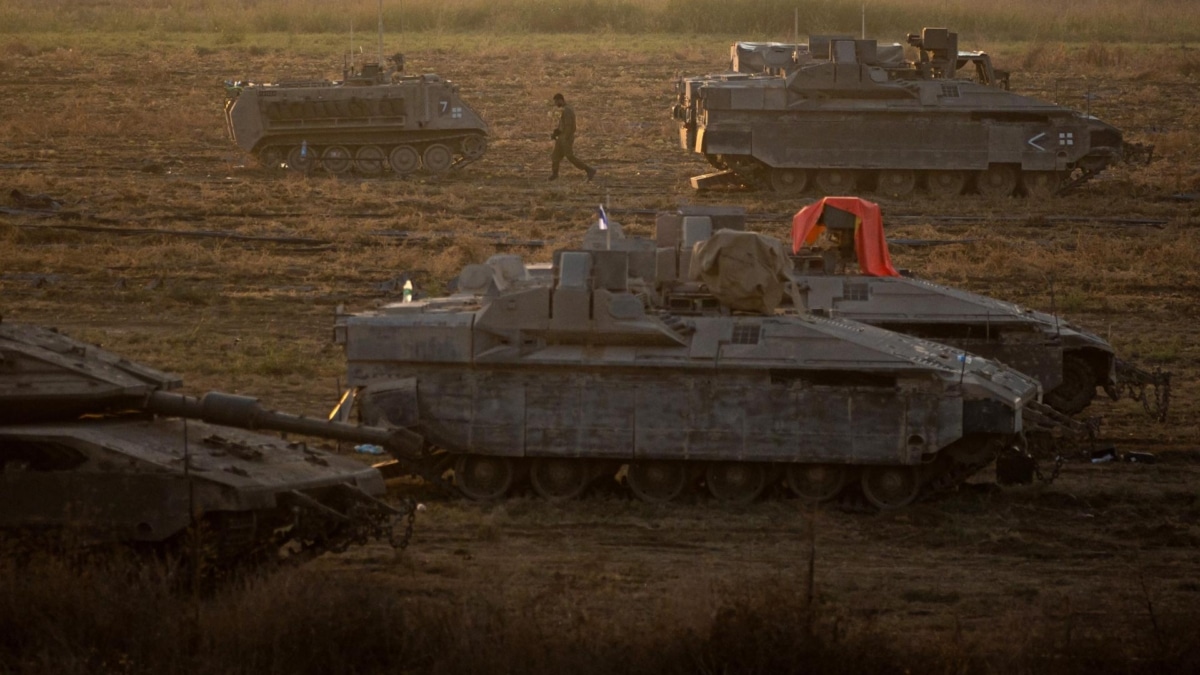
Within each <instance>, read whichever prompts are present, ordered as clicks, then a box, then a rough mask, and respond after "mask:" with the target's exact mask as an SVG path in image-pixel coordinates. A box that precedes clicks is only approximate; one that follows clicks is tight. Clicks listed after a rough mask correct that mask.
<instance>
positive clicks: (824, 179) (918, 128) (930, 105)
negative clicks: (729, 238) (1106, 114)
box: [673, 28, 1125, 197]
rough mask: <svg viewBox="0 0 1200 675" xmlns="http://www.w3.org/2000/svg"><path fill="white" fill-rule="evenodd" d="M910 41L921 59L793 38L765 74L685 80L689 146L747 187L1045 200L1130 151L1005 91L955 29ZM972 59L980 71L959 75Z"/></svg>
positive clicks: (1079, 120)
mask: <svg viewBox="0 0 1200 675" xmlns="http://www.w3.org/2000/svg"><path fill="white" fill-rule="evenodd" d="M910 44H912V45H913V46H914V47H916V48H917V50H918V51H919V54H920V59H919V61H915V62H912V63H908V62H904V61H899V62H897V60H896V59H895V53H893V52H894V49H892V50H885V49H883V48H879V47H877V46H876V44H875V41H873V40H852V39H832V40H826V41H824V42H822V43H821V49H819V50H815V51H814V50H810V49H807V48H805V49H803V50H802V51H800V50H799V48H801V47H807V46H803V45H798V46H797V48H798V50H797V51H795V52H794V55H793V57H792V59H790V60H788V61H786V62H784V63H782V64H776V65H774V67H771V66H769V65H768V66H764V67H763V69H764V70H766V71H768V72H760V73H756V74H749V73H726V74H721V75H709V76H705V77H687V78H683V79H682V80H681V81H680V82H679V83H678V85H677V88H678V93H679V96H678V102H677V104H676V105H675V107H674V109H673V114H674V117H675V118H676V120H677V121H678V122H679V132H680V143H681V145H682V147H683V148H684V149H685V150H687V151H689V152H696V153H700V154H703V155H704V156H705V157H706V158H708V160H709V162H710V163H711V164H712V165H713V166H714V167H716V168H718V169H721V170H723V171H725V172H726V173H727V174H732V175H733V176H734V177H735V178H736V179H737V180H738V181H740V182H741V183H743V184H746V185H750V186H755V187H764V188H771V189H774V190H776V191H779V192H785V193H799V192H803V191H805V190H814V191H816V192H818V193H821V194H852V193H854V192H855V191H856V190H858V189H860V188H864V189H871V188H874V189H877V190H878V191H879V192H881V193H884V194H887V195H891V196H907V195H909V194H912V193H913V192H914V191H918V190H924V191H926V192H928V193H930V194H935V195H957V194H960V193H962V192H964V191H977V192H979V193H981V194H983V195H987V196H1008V195H1013V194H1024V195H1028V196H1030V197H1046V196H1049V195H1052V194H1054V193H1056V192H1057V191H1059V190H1060V189H1062V188H1064V187H1067V186H1070V185H1074V184H1077V183H1079V182H1081V181H1083V180H1086V179H1087V178H1089V177H1091V176H1093V175H1095V174H1096V173H1098V172H1099V171H1101V170H1102V169H1104V168H1105V167H1107V166H1109V165H1110V164H1111V163H1113V162H1115V161H1117V160H1118V159H1120V158H1121V157H1122V154H1123V152H1124V150H1125V144H1124V142H1123V139H1122V134H1121V132H1120V131H1118V130H1117V129H1115V128H1114V127H1112V126H1110V125H1108V124H1105V123H1104V122H1101V121H1100V120H1098V119H1096V118H1094V117H1091V116H1088V115H1085V114H1082V113H1079V112H1076V111H1074V110H1071V109H1069V108H1065V107H1062V106H1058V105H1054V104H1051V103H1046V102H1043V101H1039V100H1036V99H1033V98H1030V97H1027V96H1021V95H1019V94H1016V93H1014V92H1012V91H1009V90H1008V89H1007V76H1000V75H997V74H996V72H995V71H994V70H993V69H992V67H991V64H990V60H989V59H987V57H986V55H983V54H979V53H968V52H959V51H958V48H957V37H956V35H955V34H954V33H950V32H948V31H946V30H944V29H928V28H927V29H925V30H924V31H923V32H922V34H921V36H920V37H919V38H918V36H910ZM896 47H898V45H897V46H896ZM760 51H761V50H760ZM778 51H779V50H775V52H778ZM775 52H768V53H767V54H766V55H765V56H766V58H767V59H768V61H767V62H768V63H773V62H772V61H770V60H769V59H770V57H772V56H777V54H776V53H775ZM760 56H762V55H760ZM756 63H757V61H756ZM968 65H974V66H975V68H974V70H973V71H971V77H968V76H966V75H963V76H960V75H959V69H960V68H964V67H966V66H968ZM963 72H964V73H965V72H966V71H965V70H964V71H963ZM705 178H708V177H701V178H697V179H693V183H694V184H695V185H696V186H697V187H700V186H701V185H702V184H703V180H704V179H705Z"/></svg>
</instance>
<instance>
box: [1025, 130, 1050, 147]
mask: <svg viewBox="0 0 1200 675" xmlns="http://www.w3.org/2000/svg"><path fill="white" fill-rule="evenodd" d="M1045 137H1046V134H1045V133H1040V134H1038V135H1037V136H1034V137H1033V138H1031V139H1029V140H1027V141H1025V142H1026V143H1028V144H1030V145H1032V146H1033V147H1035V148H1037V149H1038V150H1039V151H1041V152H1045V151H1046V149H1045V148H1043V147H1042V146H1040V145H1038V144H1037V142H1038V141H1040V140H1042V139H1043V138H1045Z"/></svg>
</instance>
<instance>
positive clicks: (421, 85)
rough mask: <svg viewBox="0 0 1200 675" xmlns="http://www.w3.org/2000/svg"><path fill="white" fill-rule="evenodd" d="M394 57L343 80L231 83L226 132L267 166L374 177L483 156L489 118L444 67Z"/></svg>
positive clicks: (437, 169)
mask: <svg viewBox="0 0 1200 675" xmlns="http://www.w3.org/2000/svg"><path fill="white" fill-rule="evenodd" d="M390 61H391V62H392V64H393V66H392V68H390V69H386V70H385V69H384V68H383V67H382V65H381V64H376V63H367V64H364V65H363V66H362V68H361V69H359V70H357V71H354V70H351V69H349V68H347V69H346V70H345V72H344V73H343V79H342V80H341V81H336V82H329V81H318V82H279V83H275V84H252V83H245V84H242V83H239V84H237V85H234V86H229V87H227V92H228V99H227V101H226V103H225V121H226V126H227V128H228V132H229V137H230V138H231V139H232V140H233V141H234V142H235V143H237V144H238V146H239V147H241V148H242V149H243V150H245V151H247V152H249V153H251V154H253V155H254V156H255V157H257V158H258V161H259V163H260V164H261V165H262V166H264V167H266V168H270V169H277V168H280V167H287V168H288V169H291V170H293V171H299V172H308V171H311V170H322V171H325V172H328V173H331V174H334V175H344V174H349V173H351V172H354V173H357V174H358V175H360V176H365V177H369V178H373V177H377V176H382V175H384V174H391V175H396V176H404V175H407V174H410V173H413V172H415V171H417V170H419V169H422V168H424V169H425V170H426V171H428V172H430V173H435V174H439V173H445V172H446V171H450V170H452V169H457V168H460V167H462V166H464V165H466V164H468V163H470V162H473V161H475V160H477V159H479V158H481V157H483V155H484V152H486V150H487V138H488V127H487V124H486V123H484V121H483V119H482V118H481V117H480V116H479V114H478V113H476V112H475V111H474V110H473V109H472V108H471V106H469V105H467V104H466V102H465V101H463V100H462V98H461V97H460V96H459V93H458V86H457V85H455V84H454V83H452V82H450V81H448V80H443V79H442V78H440V77H438V76H437V75H402V74H401V71H402V70H403V63H404V58H403V57H402V56H400V55H396V56H393V57H391V59H390Z"/></svg>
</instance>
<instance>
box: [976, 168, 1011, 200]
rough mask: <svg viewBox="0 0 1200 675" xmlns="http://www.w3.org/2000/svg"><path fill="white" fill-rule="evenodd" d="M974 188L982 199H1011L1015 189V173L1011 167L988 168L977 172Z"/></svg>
mask: <svg viewBox="0 0 1200 675" xmlns="http://www.w3.org/2000/svg"><path fill="white" fill-rule="evenodd" d="M975 187H976V189H978V190H979V194H981V195H983V196H984V197H1011V196H1012V193H1013V190H1016V189H1017V172H1016V171H1014V170H1013V168H1012V167H1011V166H1004V165H996V166H990V167H988V168H987V170H985V171H980V172H979V176H978V177H976V178H975Z"/></svg>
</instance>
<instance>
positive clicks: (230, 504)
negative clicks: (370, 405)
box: [0, 321, 421, 561]
mask: <svg viewBox="0 0 1200 675" xmlns="http://www.w3.org/2000/svg"><path fill="white" fill-rule="evenodd" d="M179 384H180V382H179V380H178V379H177V378H175V377H173V376H171V375H168V374H166V373H163V372H160V371H158V370H154V369H153V368H149V367H146V366H143V365H139V364H136V363H131V362H129V361H127V360H125V359H122V358H120V357H118V356H117V355H115V354H112V353H110V352H107V351H105V350H103V349H101V348H99V347H95V346H92V345H88V344H85V343H83V342H79V341H77V340H74V339H71V338H69V337H67V336H65V335H62V334H60V333H57V332H55V331H52V330H48V329H45V328H40V327H36V326H29V325H23V324H14V323H11V322H8V321H0V529H3V530H4V531H6V532H8V533H10V534H11V533H12V532H14V531H21V532H31V533H40V534H50V535H53V536H56V537H57V536H63V537H64V538H66V539H69V540H70V541H71V542H72V543H75V542H78V543H80V544H89V543H108V542H125V543H134V544H149V545H172V544H177V543H178V542H179V540H180V538H181V536H182V534H183V533H184V532H185V531H186V530H187V529H188V528H189V527H192V526H193V525H200V526H201V528H200V530H203V531H204V532H206V533H209V534H211V535H212V536H213V542H214V544H215V549H216V550H215V551H214V552H215V553H216V555H217V556H218V558H219V559H220V560H221V561H235V560H240V559H244V558H245V557H247V556H250V555H258V554H261V553H272V552H274V553H279V552H280V550H281V549H282V548H283V547H285V546H286V547H288V549H289V554H290V555H295V556H301V555H314V554H317V553H320V552H323V551H326V550H340V549H342V548H345V547H346V546H348V545H350V544H352V543H362V542H365V541H366V540H368V539H370V538H373V537H375V538H378V537H385V538H386V537H390V536H392V525H393V521H394V519H395V518H396V517H398V516H407V515H409V514H408V513H403V512H402V511H401V510H398V509H396V508H394V507H392V506H390V505H388V504H387V503H385V502H383V501H380V497H381V496H383V494H384V482H383V477H382V476H381V475H380V473H379V472H378V471H376V470H375V469H373V468H371V467H369V466H365V465H363V464H362V463H360V462H356V461H353V460H350V459H348V458H344V457H338V456H337V455H332V454H330V453H327V452H324V451H321V450H318V449H315V448H309V447H307V445H305V444H303V443H288V442H286V441H283V440H281V439H280V438H278V437H274V436H268V435H264V434H261V433H255V432H253V431H247V430H249V429H274V430H279V431H288V432H295V433H299V434H305V435H312V436H320V437H324V438H336V439H342V440H349V441H355V442H359V443H373V444H378V445H381V446H384V447H387V448H389V449H391V450H392V451H393V452H394V453H396V454H397V455H400V456H405V455H406V454H413V453H417V452H419V451H420V446H421V442H420V439H419V437H416V436H414V435H413V434H411V433H410V432H407V431H404V430H389V429H372V428H367V427H358V426H354V425H349V424H340V423H334V422H327V421H323V420H314V419H308V418H304V417H297V416H294V415H287V414H284V413H278V412H273V411H268V410H265V409H263V408H262V407H261V406H260V405H259V404H258V402H257V400H256V399H253V398H248V397H244V396H235V395H231V394H221V393H215V392H214V393H209V394H207V395H205V396H204V397H203V398H200V399H196V398H192V397H189V396H183V395H180V394H177V393H173V392H171V391H169V390H170V389H172V388H175V387H177V386H178V385H179Z"/></svg>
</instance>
